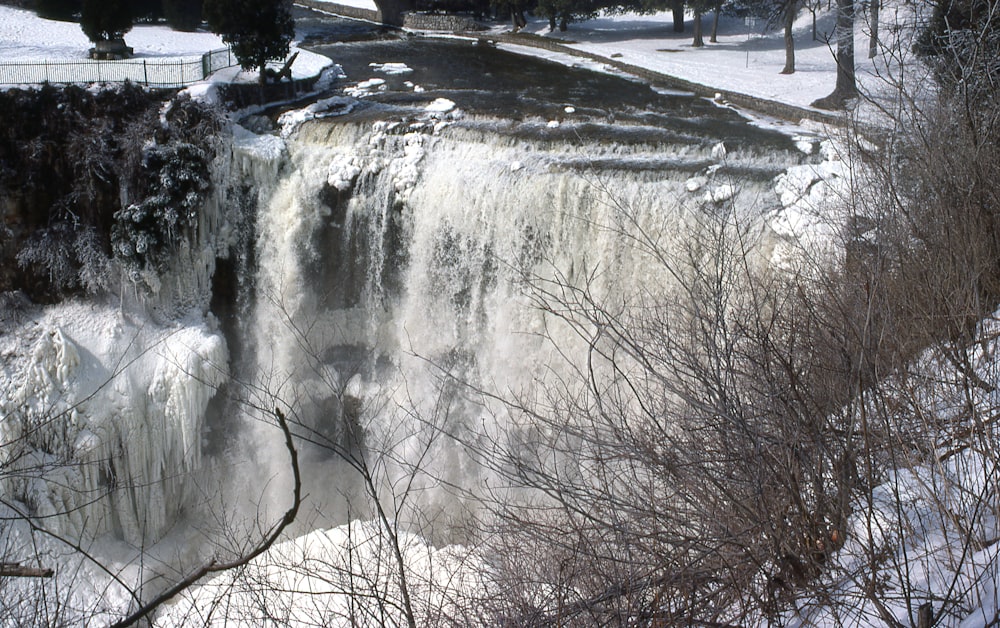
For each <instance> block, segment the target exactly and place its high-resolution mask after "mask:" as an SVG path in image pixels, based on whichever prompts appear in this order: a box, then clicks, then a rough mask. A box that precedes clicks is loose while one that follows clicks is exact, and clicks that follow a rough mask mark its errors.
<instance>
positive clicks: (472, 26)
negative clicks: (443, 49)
mask: <svg viewBox="0 0 1000 628" xmlns="http://www.w3.org/2000/svg"><path fill="white" fill-rule="evenodd" d="M403 28H406V29H410V30H416V31H446V32H449V33H458V32H463V31H479V30H484V27H483V26H480V25H479V24H478V23H477V22H476V21H475V20H474V19H472V18H471V17H468V16H463V15H443V14H434V13H417V12H416V11H411V12H409V13H407V14H406V17H405V19H404V20H403Z"/></svg>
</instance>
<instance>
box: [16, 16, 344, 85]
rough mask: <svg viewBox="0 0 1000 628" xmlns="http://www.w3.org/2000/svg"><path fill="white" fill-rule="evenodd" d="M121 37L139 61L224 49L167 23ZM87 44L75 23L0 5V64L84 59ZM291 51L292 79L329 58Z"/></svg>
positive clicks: (220, 75)
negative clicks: (42, 16)
mask: <svg viewBox="0 0 1000 628" xmlns="http://www.w3.org/2000/svg"><path fill="white" fill-rule="evenodd" d="M125 41H126V43H127V44H128V45H129V46H131V47H132V48H133V49H134V51H135V55H134V57H133V59H135V60H137V61H139V62H141V61H143V60H146V61H149V62H152V61H156V62H172V61H184V62H188V61H191V60H192V58H194V59H195V61H197V62H198V63H197V64H196V65H198V64H200V57H201V55H203V54H205V53H207V52H209V51H210V50H219V49H222V48H226V44H225V43H224V42H223V41H222V38H221V37H219V36H218V35H216V34H215V33H211V32H208V31H196V32H192V33H185V32H181V31H175V30H172V29H170V28H169V27H167V26H150V25H143V24H137V25H136V26H134V27H133V28H132V30H130V31H129V32H128V33H127V34H126V35H125ZM91 47H93V44H92V43H91V42H90V40H88V39H87V36H86V35H84V34H83V30H82V29H81V28H80V25H79V24H76V23H71V22H59V21H55V20H46V19H42V18H40V17H38V16H37V15H36V14H35V13H34V12H33V11H26V10H23V9H15V8H12V7H8V6H0V60H2V62H3V63H39V62H49V63H60V62H78V63H88V62H89V60H88V57H87V56H88V51H89V50H90V48H91ZM295 51H297V52H298V53H299V55H298V57H297V58H296V59H295V62H294V63H293V64H292V77H293V78H296V79H299V78H311V77H315V76H318V75H319V74H320V73H321V72H322V71H323V70H324V69H325V68H327V67H330V66H331V65H332V62H331V61H330V59H328V58H327V57H324V56H322V55H317V54H314V53H311V52H309V51H306V50H299V49H298V48H294V47H293V52H295ZM17 80H21V79H17ZM209 80H210V81H216V82H219V81H223V82H253V81H256V80H257V73H256V72H244V71H242V70H240V68H239V67H231V68H225V69H223V70H220V71H218V72H216V73H215V74H213V75H212V76H211V77H210V79H209Z"/></svg>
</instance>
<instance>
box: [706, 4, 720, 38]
mask: <svg viewBox="0 0 1000 628" xmlns="http://www.w3.org/2000/svg"><path fill="white" fill-rule="evenodd" d="M720 13H722V2H716V3H715V17H714V18H713V19H712V35H711V36H710V37H709V38H708V41H710V42H712V43H713V44H715V43H718V41H719V37H718V36H719V14H720Z"/></svg>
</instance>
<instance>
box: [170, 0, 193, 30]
mask: <svg viewBox="0 0 1000 628" xmlns="http://www.w3.org/2000/svg"><path fill="white" fill-rule="evenodd" d="M201 11H202V0H163V16H164V17H165V18H167V23H168V24H170V28H173V29H174V30H178V31H193V30H195V29H196V28H198V26H200V25H201Z"/></svg>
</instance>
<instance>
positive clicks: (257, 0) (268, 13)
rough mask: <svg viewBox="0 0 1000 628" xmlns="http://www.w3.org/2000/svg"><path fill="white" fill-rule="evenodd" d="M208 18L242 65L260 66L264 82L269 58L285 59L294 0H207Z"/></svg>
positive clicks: (293, 24) (209, 23)
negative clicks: (292, 0)
mask: <svg viewBox="0 0 1000 628" xmlns="http://www.w3.org/2000/svg"><path fill="white" fill-rule="evenodd" d="M205 18H206V19H207V20H208V25H209V27H210V28H211V29H212V32H214V33H216V34H218V35H221V36H222V41H224V42H226V43H227V44H229V46H230V47H232V49H233V54H234V55H236V59H237V60H238V61H239V62H240V67H242V68H243V69H244V70H253V69H255V68H257V69H259V70H260V82H261V83H264V82H265V81H266V76H267V75H266V73H265V72H264V70H265V67H266V64H267V62H268V61H269V60H280V59H284V58H285V57H286V56H287V55H288V50H289V45H290V44H291V41H292V36H293V35H294V34H295V20H294V19H293V18H292V2H291V0H205Z"/></svg>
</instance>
